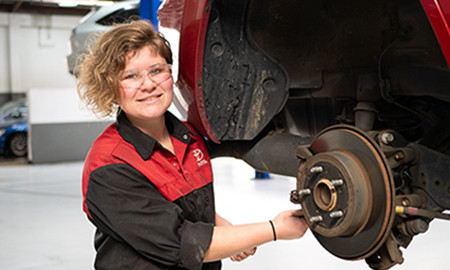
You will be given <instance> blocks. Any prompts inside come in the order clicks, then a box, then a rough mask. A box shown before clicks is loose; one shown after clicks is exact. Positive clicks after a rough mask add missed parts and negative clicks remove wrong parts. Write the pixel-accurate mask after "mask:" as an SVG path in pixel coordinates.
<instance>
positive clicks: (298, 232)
mask: <svg viewBox="0 0 450 270" xmlns="http://www.w3.org/2000/svg"><path fill="white" fill-rule="evenodd" d="M273 224H274V227H275V232H276V236H277V239H282V240H291V239H297V238H300V237H302V236H303V235H304V234H305V232H306V230H308V225H307V224H306V221H305V219H304V218H303V212H302V211H301V210H288V211H284V212H281V213H280V214H278V215H277V216H276V217H275V218H274V219H273Z"/></svg>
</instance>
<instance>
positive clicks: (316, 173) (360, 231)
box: [294, 125, 395, 260]
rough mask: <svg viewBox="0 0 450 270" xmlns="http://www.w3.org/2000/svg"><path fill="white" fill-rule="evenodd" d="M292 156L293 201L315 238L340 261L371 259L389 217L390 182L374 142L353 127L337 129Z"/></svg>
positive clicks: (383, 236)
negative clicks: (297, 159) (294, 158)
mask: <svg viewBox="0 0 450 270" xmlns="http://www.w3.org/2000/svg"><path fill="white" fill-rule="evenodd" d="M298 155H299V156H300V159H301V160H303V162H302V163H301V165H300V168H299V170H298V175H297V179H298V182H297V190H298V193H299V194H298V202H299V203H301V204H302V209H303V211H304V214H305V217H306V220H307V222H308V224H309V225H310V227H311V229H312V231H313V233H314V235H315V236H316V238H317V239H318V240H319V242H320V243H321V244H322V245H323V246H324V247H325V248H326V249H327V250H328V251H329V252H330V253H332V254H334V255H335V256H338V257H340V258H343V259H350V260H353V259H363V258H366V257H368V256H370V255H372V254H373V253H374V252H375V251H377V250H378V249H379V248H380V247H381V245H383V243H384V242H385V240H386V238H387V237H388V236H389V232H390V228H391V226H392V222H393V218H394V216H395V212H394V190H393V189H394V186H393V177H392V175H391V171H390V169H389V167H388V163H387V159H386V158H385V157H384V155H383V152H382V151H381V149H380V148H379V147H378V146H377V144H376V142H375V141H374V140H373V139H372V138H370V137H368V136H367V135H365V133H364V132H362V131H360V130H359V129H357V128H355V127H352V126H346V125H337V126H333V127H331V128H328V129H325V130H324V131H323V132H321V133H319V135H318V136H317V137H316V139H315V140H314V141H313V143H312V144H311V146H309V147H300V148H299V150H298ZM304 190H310V191H311V192H310V194H306V193H305V192H304ZM302 191H303V192H302ZM294 193H295V192H294ZM301 193H303V194H302V195H300V194H301Z"/></svg>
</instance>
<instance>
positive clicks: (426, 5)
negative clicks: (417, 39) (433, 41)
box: [420, 0, 450, 67]
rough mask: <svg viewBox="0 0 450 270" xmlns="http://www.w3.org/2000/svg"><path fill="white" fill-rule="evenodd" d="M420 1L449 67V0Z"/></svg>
mask: <svg viewBox="0 0 450 270" xmlns="http://www.w3.org/2000/svg"><path fill="white" fill-rule="evenodd" d="M420 2H421V4H422V7H423V9H424V10H425V13H426V15H427V17H428V20H429V21H430V23H431V26H432V27H433V30H434V33H435V34H436V38H437V40H438V42H439V45H440V46H441V50H442V53H443V54H444V57H445V59H446V61H447V65H448V66H449V67H450V2H448V1H444V0H420Z"/></svg>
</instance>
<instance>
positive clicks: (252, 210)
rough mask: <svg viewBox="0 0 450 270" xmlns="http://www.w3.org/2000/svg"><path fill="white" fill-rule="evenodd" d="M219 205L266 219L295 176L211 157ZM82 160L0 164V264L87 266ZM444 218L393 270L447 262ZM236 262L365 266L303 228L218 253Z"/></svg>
mask: <svg viewBox="0 0 450 270" xmlns="http://www.w3.org/2000/svg"><path fill="white" fill-rule="evenodd" d="M213 166H214V172H215V177H216V180H215V181H216V182H215V185H216V200H217V211H218V213H220V214H221V215H222V216H224V217H226V218H228V219H229V220H230V221H231V222H233V223H235V224H240V223H248V222H257V221H266V220H269V219H271V218H273V217H274V216H275V215H276V214H277V213H278V212H280V211H283V210H285V209H295V208H296V207H297V206H295V205H293V204H291V203H290V202H289V192H290V190H292V189H293V188H295V180H294V179H293V178H289V177H282V176H276V175H271V179H266V180H255V179H252V178H253V177H254V170H253V169H251V168H250V167H248V166H247V165H246V164H245V163H243V162H241V161H237V160H234V159H228V158H220V159H216V160H214V161H213ZM81 170H82V162H73V163H62V164H48V165H30V164H27V163H26V162H5V163H3V165H1V166H0V269H2V270H28V269H33V270H80V269H83V270H84V269H93V268H92V262H93V259H94V255H95V252H94V250H93V245H92V238H93V233H94V228H93V226H92V225H91V224H90V223H89V222H88V221H87V219H86V218H85V216H84V214H83V213H82V211H81V195H80V173H81ZM449 252H450V222H448V221H440V220H435V221H433V222H432V223H431V226H430V229H429V231H428V232H427V233H425V234H423V235H419V236H417V237H415V238H414V240H413V242H412V243H411V245H410V247H409V248H408V249H406V250H403V254H404V257H405V262H404V263H403V264H402V265H398V266H395V267H394V268H392V269H408V270H415V269H421V270H422V269H433V270H444V269H445V270H448V269H450V260H449V255H450V253H449ZM223 269H225V270H238V269H256V270H265V269H277V270H278V269H282V270H283V269H350V270H351V269H369V267H368V266H367V265H366V264H365V262H364V261H344V260H341V259H339V258H336V257H334V256H333V255H331V254H329V253H328V252H327V251H326V250H325V249H324V248H323V247H322V246H321V245H320V244H319V243H318V241H317V240H316V239H315V238H314V236H313V235H312V233H311V232H308V233H307V234H306V235H305V236H304V237H303V238H302V239H299V240H295V241H277V242H275V243H268V244H265V245H263V246H261V247H259V248H258V251H257V253H256V255H255V256H254V257H252V258H250V259H248V260H246V261H244V262H240V263H235V262H231V261H230V260H228V259H227V260H224V267H223Z"/></svg>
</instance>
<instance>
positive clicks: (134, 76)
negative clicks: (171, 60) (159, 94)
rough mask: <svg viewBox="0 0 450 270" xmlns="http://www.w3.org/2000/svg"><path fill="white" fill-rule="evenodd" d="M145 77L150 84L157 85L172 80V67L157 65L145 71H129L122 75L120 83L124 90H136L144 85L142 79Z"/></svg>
mask: <svg viewBox="0 0 450 270" xmlns="http://www.w3.org/2000/svg"><path fill="white" fill-rule="evenodd" d="M145 76H147V77H148V78H149V79H150V80H152V82H154V83H155V84H157V85H159V84H161V83H163V82H165V81H167V80H168V79H169V78H172V65H170V64H158V65H154V66H152V67H150V68H148V69H147V70H145V71H141V72H140V71H137V70H129V71H126V72H125V73H123V74H122V76H121V79H120V81H121V83H122V87H123V88H125V89H137V88H139V87H140V86H141V85H142V84H143V83H144V77H145Z"/></svg>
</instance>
